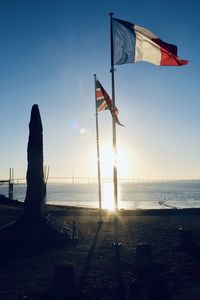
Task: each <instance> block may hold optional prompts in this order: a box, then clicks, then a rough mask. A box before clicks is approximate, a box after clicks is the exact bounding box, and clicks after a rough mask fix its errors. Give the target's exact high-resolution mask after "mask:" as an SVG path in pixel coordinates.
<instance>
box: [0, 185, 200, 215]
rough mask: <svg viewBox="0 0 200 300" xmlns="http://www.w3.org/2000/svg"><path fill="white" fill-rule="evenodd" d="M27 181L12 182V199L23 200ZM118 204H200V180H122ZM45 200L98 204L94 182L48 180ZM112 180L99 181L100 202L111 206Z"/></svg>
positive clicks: (4, 191)
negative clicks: (101, 183)
mask: <svg viewBox="0 0 200 300" xmlns="http://www.w3.org/2000/svg"><path fill="white" fill-rule="evenodd" d="M25 193H26V185H25V184H18V185H14V199H17V200H19V201H24V199H25ZM0 194H4V195H6V196H7V195H8V186H6V185H0ZM118 199H119V208H122V209H162V208H169V209H170V208H174V207H176V208H198V207H199V208H200V181H199V180H196V181H182V182H181V181H174V182H140V183H122V184H119V189H118ZM47 203H48V204H54V205H56V204H58V205H70V206H77V207H78V206H79V207H80V206H82V207H92V208H97V207H98V187H97V184H94V183H88V184H78V183H77V184H69V183H48V185H47ZM113 203H114V200H113V184H112V183H105V184H103V185H102V206H103V208H109V209H113V207H114V205H113Z"/></svg>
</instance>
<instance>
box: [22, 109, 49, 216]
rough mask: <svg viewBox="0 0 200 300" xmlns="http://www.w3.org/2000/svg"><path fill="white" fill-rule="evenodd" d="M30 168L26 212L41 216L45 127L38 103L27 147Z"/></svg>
mask: <svg viewBox="0 0 200 300" xmlns="http://www.w3.org/2000/svg"><path fill="white" fill-rule="evenodd" d="M27 160H28V168H27V174H26V181H27V189H26V198H25V207H24V214H25V216H26V217H36V218H40V217H42V215H43V211H44V204H45V196H44V172H43V129H42V122H41V117H40V112H39V108H38V105H36V104H34V105H33V107H32V110H31V119H30V123H29V140H28V148H27Z"/></svg>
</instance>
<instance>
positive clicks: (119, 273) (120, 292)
mask: <svg viewBox="0 0 200 300" xmlns="http://www.w3.org/2000/svg"><path fill="white" fill-rule="evenodd" d="M113 247H114V250H115V259H116V272H117V287H118V299H119V300H124V299H126V298H125V289H124V279H123V269H122V262H121V253H120V249H121V247H120V246H113Z"/></svg>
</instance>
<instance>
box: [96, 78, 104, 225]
mask: <svg viewBox="0 0 200 300" xmlns="http://www.w3.org/2000/svg"><path fill="white" fill-rule="evenodd" d="M96 78H97V76H96V74H94V87H95V116H96V142H97V168H98V193H99V222H100V223H102V206H101V172H100V152H99V123H98V111H97V94H96Z"/></svg>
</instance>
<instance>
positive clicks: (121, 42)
mask: <svg viewBox="0 0 200 300" xmlns="http://www.w3.org/2000/svg"><path fill="white" fill-rule="evenodd" d="M112 22H113V23H112V24H113V47H114V64H115V65H121V64H126V63H135V62H139V61H146V62H149V63H152V64H155V65H159V66H181V65H185V64H187V63H188V61H187V60H181V59H180V58H179V57H178V56H177V47H176V46H175V45H172V44H168V43H165V42H163V41H162V40H161V39H160V38H159V37H157V36H156V35H155V34H154V33H152V32H151V31H150V30H148V29H146V28H144V27H141V26H138V25H135V24H132V23H129V22H126V21H123V20H119V19H115V18H113V19H112Z"/></svg>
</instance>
